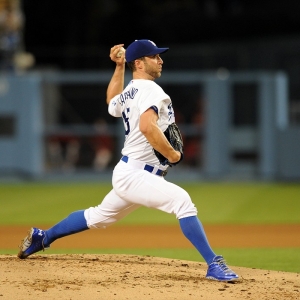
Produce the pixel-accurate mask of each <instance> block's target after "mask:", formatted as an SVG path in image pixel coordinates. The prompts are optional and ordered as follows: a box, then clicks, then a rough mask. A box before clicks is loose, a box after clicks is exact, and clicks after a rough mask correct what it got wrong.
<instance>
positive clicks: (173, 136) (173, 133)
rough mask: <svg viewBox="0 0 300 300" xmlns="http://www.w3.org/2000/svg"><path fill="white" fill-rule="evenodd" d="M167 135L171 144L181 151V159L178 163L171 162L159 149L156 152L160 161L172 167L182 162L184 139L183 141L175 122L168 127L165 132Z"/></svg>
mask: <svg viewBox="0 0 300 300" xmlns="http://www.w3.org/2000/svg"><path fill="white" fill-rule="evenodd" d="M164 135H165V137H166V138H167V140H168V141H169V143H170V144H171V146H172V147H173V148H174V149H175V150H176V151H179V152H180V153H181V157H180V160H179V161H177V162H176V163H170V162H169V161H168V159H167V158H166V157H164V156H163V155H162V154H161V153H159V152H158V151H157V150H155V149H153V150H154V154H155V155H156V157H157V158H158V160H159V162H160V163H161V164H162V165H163V166H165V165H169V166H170V167H172V166H175V165H177V164H178V163H180V162H181V161H182V159H183V141H182V136H181V133H180V131H179V128H178V126H177V125H176V124H175V123H172V124H171V125H169V126H168V128H167V129H166V130H165V132H164Z"/></svg>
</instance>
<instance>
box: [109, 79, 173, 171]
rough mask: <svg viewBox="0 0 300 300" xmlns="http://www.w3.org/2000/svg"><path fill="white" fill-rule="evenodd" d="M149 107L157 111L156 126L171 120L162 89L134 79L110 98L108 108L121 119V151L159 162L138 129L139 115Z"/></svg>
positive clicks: (147, 161)
mask: <svg viewBox="0 0 300 300" xmlns="http://www.w3.org/2000/svg"><path fill="white" fill-rule="evenodd" d="M150 107H152V108H153V109H154V110H155V111H156V112H157V114H158V117H159V119H158V122H157V125H158V126H159V127H160V129H161V130H162V131H165V130H166V129H167V127H168V126H169V125H170V124H171V123H173V122H175V116H174V110H173V107H172V101H171V99H170V97H169V96H168V95H167V94H166V93H165V92H164V91H163V89H162V88H161V87H160V86H159V85H157V84H156V83H155V82H154V81H151V80H145V79H134V80H131V81H130V83H129V84H128V85H127V87H126V88H125V89H124V91H123V92H122V93H121V94H120V95H117V96H115V97H114V98H113V99H112V100H111V101H110V104H109V106H108V111H109V113H110V114H111V115H112V116H114V117H122V118H123V123H124V127H125V143H124V148H123V149H122V154H123V155H126V156H129V157H131V158H133V159H135V160H139V161H142V162H145V163H149V164H152V165H159V160H158V159H157V157H156V156H155V154H154V152H153V147H152V146H151V145H150V144H149V142H148V141H147V139H146V138H145V136H144V135H143V134H142V133H141V131H140V129H139V122H140V116H141V114H142V113H144V112H145V111H146V110H147V109H149V108H150Z"/></svg>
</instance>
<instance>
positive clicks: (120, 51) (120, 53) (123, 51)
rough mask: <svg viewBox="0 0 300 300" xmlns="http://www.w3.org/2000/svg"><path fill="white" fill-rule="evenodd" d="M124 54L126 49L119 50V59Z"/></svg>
mask: <svg viewBox="0 0 300 300" xmlns="http://www.w3.org/2000/svg"><path fill="white" fill-rule="evenodd" d="M123 53H125V49H124V48H123V47H121V48H120V49H119V52H118V53H117V57H121V56H122V54H123Z"/></svg>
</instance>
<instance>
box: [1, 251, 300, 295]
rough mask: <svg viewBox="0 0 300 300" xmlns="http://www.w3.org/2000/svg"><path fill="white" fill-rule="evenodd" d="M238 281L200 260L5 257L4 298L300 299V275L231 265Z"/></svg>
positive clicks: (81, 256) (2, 293) (95, 256)
mask: <svg viewBox="0 0 300 300" xmlns="http://www.w3.org/2000/svg"><path fill="white" fill-rule="evenodd" d="M231 268H232V269H233V270H234V271H236V272H237V273H238V274H239V275H240V276H241V280H240V281H239V282H237V283H227V282H215V281H209V280H207V279H205V273H206V265H205V264H204V263H199V262H191V261H183V260H174V259H165V258H157V257H148V256H136V255H134V256H130V255H86V254H85V255H34V256H31V257H29V258H28V259H25V260H20V259H18V258H17V257H15V256H12V255H1V256H0V272H1V277H0V299H3V300H5V299H14V300H17V299H85V300H86V299H89V300H91V299H105V300H106V299H115V300H122V299H130V300H131V299H143V300H144V299H145V300H146V299H155V300H157V299H162V300H167V299H170V300H171V299H172V300H175V299H178V300H184V299H189V300H192V299H209V300H211V299H214V300H218V299H222V300H224V299H225V300H227V299H235V300H236V299H239V300H241V299H255V300H256V299H260V300H264V299H273V300H276V299H278V300H282V299H289V300H292V299H300V275H299V274H297V273H288V272H278V271H265V270H258V269H249V268H241V267H231Z"/></svg>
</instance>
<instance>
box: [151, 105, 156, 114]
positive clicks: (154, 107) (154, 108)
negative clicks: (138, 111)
mask: <svg viewBox="0 0 300 300" xmlns="http://www.w3.org/2000/svg"><path fill="white" fill-rule="evenodd" d="M150 108H152V109H153V110H154V111H155V112H156V114H158V108H157V107H156V106H155V105H152V106H151V107H150Z"/></svg>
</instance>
